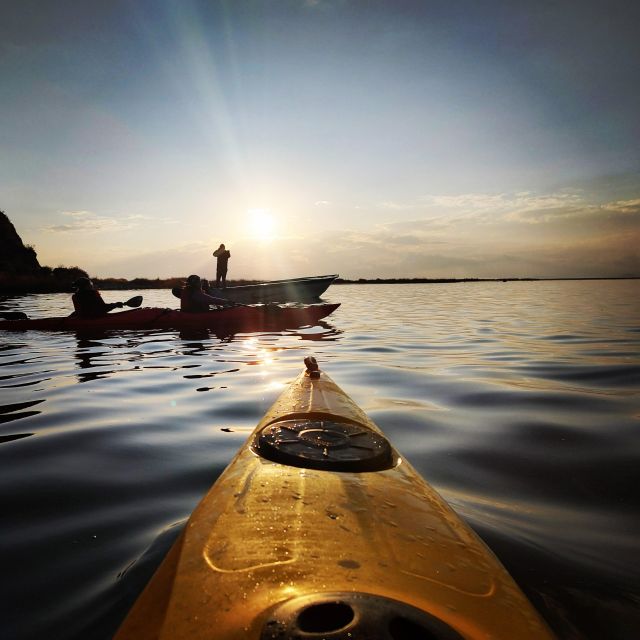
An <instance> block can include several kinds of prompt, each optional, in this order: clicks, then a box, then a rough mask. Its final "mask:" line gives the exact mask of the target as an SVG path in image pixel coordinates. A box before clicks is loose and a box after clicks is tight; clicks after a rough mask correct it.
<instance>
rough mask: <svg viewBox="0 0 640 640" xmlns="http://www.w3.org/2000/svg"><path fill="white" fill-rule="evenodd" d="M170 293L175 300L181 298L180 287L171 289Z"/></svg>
mask: <svg viewBox="0 0 640 640" xmlns="http://www.w3.org/2000/svg"><path fill="white" fill-rule="evenodd" d="M171 293H173V295H174V296H175V297H176V298H182V287H173V289H171Z"/></svg>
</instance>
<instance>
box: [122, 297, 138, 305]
mask: <svg viewBox="0 0 640 640" xmlns="http://www.w3.org/2000/svg"><path fill="white" fill-rule="evenodd" d="M141 304H142V296H133V298H129V300H127V301H126V302H125V303H124V305H125V307H139V306H140V305H141Z"/></svg>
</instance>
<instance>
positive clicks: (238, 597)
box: [115, 371, 553, 640]
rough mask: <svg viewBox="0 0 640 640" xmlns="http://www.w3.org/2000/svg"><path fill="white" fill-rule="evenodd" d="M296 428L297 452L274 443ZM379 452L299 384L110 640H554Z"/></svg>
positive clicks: (455, 523)
mask: <svg viewBox="0 0 640 640" xmlns="http://www.w3.org/2000/svg"><path fill="white" fill-rule="evenodd" d="M316 375H317V376H318V377H313V376H316ZM294 423H295V424H297V425H299V426H300V425H301V426H300V428H299V429H298V432H297V433H298V435H299V436H300V440H296V439H295V438H293V437H291V436H289V435H286V436H283V435H282V434H283V433H284V432H285V431H287V430H288V431H287V433H289V432H291V433H293V432H294V431H295V430H296V429H297V428H298V427H293V426H291V425H292V424H294ZM305 425H306V426H305ZM313 425H316V426H313ZM323 425H324V426H323ZM330 425H333V426H331V427H330ZM336 425H337V426H336ZM331 429H333V431H331ZM277 433H280V436H281V439H280V444H281V445H282V446H283V448H284V449H285V451H284V454H285V457H288V462H287V463H283V462H282V461H281V460H278V456H279V455H280V454H281V453H283V451H282V450H278V447H277V446H272V445H273V444H274V443H273V442H272V441H271V440H270V438H272V436H274V434H276V436H275V437H276V440H277ZM340 433H342V434H343V435H344V434H351V435H350V436H349V437H352V439H351V441H350V442H351V449H349V445H344V443H342V442H340ZM332 434H333V435H332ZM345 438H347V436H345V437H344V438H343V440H344V439H345ZM363 438H364V440H363ZM356 440H357V441H358V443H359V444H355V445H354V442H355V441H356ZM301 441H302V444H301ZM382 441H386V439H385V438H384V435H383V434H382V433H381V432H380V431H379V430H378V428H377V427H376V426H375V424H374V423H373V422H372V421H371V420H370V419H369V418H368V417H367V416H366V415H365V414H364V413H363V412H362V411H361V410H360V409H359V408H358V407H357V406H356V405H355V404H354V403H353V401H352V400H351V399H350V398H349V397H348V396H347V395H346V394H345V393H344V392H343V391H342V390H341V389H340V388H339V387H338V386H337V385H336V384H335V383H334V382H333V381H332V380H331V379H330V378H329V377H328V376H327V375H326V374H324V373H320V374H319V375H318V373H317V372H311V371H306V372H304V373H303V374H302V375H300V376H299V377H298V378H297V379H296V380H295V381H294V382H293V384H292V385H291V386H290V387H289V388H288V389H287V390H286V391H285V392H284V393H283V395H282V396H281V397H280V398H279V399H278V400H277V401H276V403H275V404H274V405H273V406H272V407H271V409H270V410H269V411H268V412H267V414H266V415H265V417H264V418H263V419H262V421H261V422H260V423H259V424H258V426H257V427H256V430H255V431H254V433H253V434H252V436H250V438H249V440H248V441H247V443H246V444H245V446H243V447H242V449H241V450H240V451H239V453H238V454H237V455H236V457H235V458H234V460H233V461H232V462H231V464H230V465H229V466H228V467H227V469H226V470H225V471H224V472H223V474H222V475H221V476H220V478H219V479H218V481H217V482H216V483H215V485H214V486H213V487H212V489H211V490H210V492H209V493H208V495H207V496H206V497H205V498H204V499H203V500H202V502H201V503H200V504H199V506H198V507H197V508H196V510H195V511H194V512H193V514H192V516H191V518H190V519H189V522H188V523H187V525H186V527H185V529H184V531H183V533H182V534H181V536H180V538H179V539H178V541H177V542H176V543H175V545H174V546H173V547H172V549H171V551H170V552H169V554H168V556H167V557H166V559H165V560H164V562H163V563H162V564H161V566H160V568H159V569H158V571H157V572H156V574H155V576H154V577H153V578H152V579H151V581H150V583H149V584H148V586H147V587H146V589H145V590H144V591H143V593H142V595H141V596H140V597H139V599H138V600H137V602H136V604H135V605H134V607H133V608H132V610H131V611H130V613H129V615H128V617H127V618H126V619H125V621H124V623H123V624H122V626H121V628H120V630H119V632H118V633H117V635H116V636H115V639H116V640H133V639H135V640H157V639H169V638H190V639H193V640H213V639H214V638H216V639H219V640H241V639H242V640H264V639H266V638H278V639H281V640H286V639H292V638H299V639H306V638H327V639H336V640H337V639H345V638H353V639H358V638H360V639H362V638H366V639H367V640H375V639H377V638H380V639H391V638H407V637H411V638H413V637H420V638H422V637H425V638H426V637H428V638H438V639H439V640H440V639H441V640H450V639H455V640H460V639H463V638H464V639H467V640H471V639H473V640H475V639H478V640H479V639H480V638H482V639H485V640H486V639H487V638H493V639H494V640H495V639H505V640H507V639H508V640H512V639H513V638H514V637H517V638H519V639H520V640H549V639H550V638H552V637H553V636H552V634H551V632H550V631H549V629H548V628H547V626H546V624H545V622H544V621H543V620H542V618H541V617H540V616H539V614H538V613H537V612H536V611H535V610H534V608H533V607H532V605H531V604H530V603H529V602H528V600H527V599H526V598H525V596H524V595H523V593H522V592H521V591H520V589H519V588H518V587H517V586H516V584H515V583H514V581H513V580H512V578H511V577H510V576H509V574H508V573H507V571H506V570H505V569H504V567H502V565H501V564H500V563H499V561H498V560H497V559H496V557H495V556H494V555H493V554H492V553H491V552H490V551H489V549H488V548H487V547H486V546H485V545H484V543H482V541H481V540H480V539H479V538H478V536H477V535H476V534H475V533H474V532H473V531H472V530H471V529H470V528H469V527H468V526H467V525H466V524H464V523H463V522H462V521H461V520H460V519H459V518H458V517H457V515H456V514H455V513H454V512H453V511H452V510H451V508H450V507H449V506H448V505H447V504H446V503H445V502H444V500H443V499H442V498H441V497H440V496H439V495H438V494H437V493H436V491H435V490H434V489H433V488H431V487H430V486H429V485H428V484H427V483H426V482H425V481H424V480H423V479H422V478H421V477H420V476H419V475H418V474H417V473H416V471H415V470H414V469H413V468H412V467H411V465H410V464H409V463H408V462H407V461H406V460H405V459H403V458H401V456H400V455H399V454H398V453H397V452H396V451H395V450H394V449H393V448H392V447H390V445H388V441H386V442H387V445H388V448H385V446H384V444H383V442H382ZM296 447H298V449H297V448H296ZM299 447H302V448H301V449H300V448H299ZM305 447H306V449H305ZM358 450H359V451H358ZM363 452H364V453H363ZM265 456H266V457H265ZM298 458H302V460H299V459H298ZM363 463H364V466H362V464H363ZM327 464H328V466H325V465H327ZM334 466H335V468H334ZM314 613H316V614H318V615H314ZM394 625H396V626H395V627H394ZM392 628H395V629H399V630H400V631H399V635H394V634H393V633H391V632H389V629H392ZM402 629H405V630H408V631H412V632H413V633H411V634H403V633H402V632H401V631H402ZM416 629H418V630H420V631H421V634H420V635H418V634H416V633H415V631H416Z"/></svg>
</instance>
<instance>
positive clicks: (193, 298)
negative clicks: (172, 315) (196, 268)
mask: <svg viewBox="0 0 640 640" xmlns="http://www.w3.org/2000/svg"><path fill="white" fill-rule="evenodd" d="M228 302H229V301H228V300H225V299H224V298H216V297H214V296H210V295H209V294H208V293H205V292H204V291H203V290H202V281H201V280H200V276H197V275H195V274H194V275H190V276H189V277H188V278H187V284H186V286H185V287H184V288H183V289H182V293H181V294H180V311H186V312H187V313H203V312H205V311H209V306H210V305H212V304H213V305H226V304H228Z"/></svg>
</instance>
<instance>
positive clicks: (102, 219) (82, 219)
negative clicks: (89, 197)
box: [41, 211, 171, 233]
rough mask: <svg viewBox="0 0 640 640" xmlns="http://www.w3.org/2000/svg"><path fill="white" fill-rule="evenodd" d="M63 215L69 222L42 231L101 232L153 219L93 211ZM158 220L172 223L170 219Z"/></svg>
mask: <svg viewBox="0 0 640 640" xmlns="http://www.w3.org/2000/svg"><path fill="white" fill-rule="evenodd" d="M61 215H63V216H65V217H67V218H71V220H70V221H69V222H65V223H62V224H54V225H48V226H46V227H42V228H41V231H44V232H48V233H100V232H102V231H126V230H128V229H133V228H135V227H139V226H140V225H141V224H142V223H143V222H145V221H148V220H151V219H152V218H151V217H149V216H142V215H129V216H126V217H124V218H116V217H107V216H101V215H98V214H97V213H93V212H92V211H62V212H61ZM156 222H163V223H170V222H171V221H170V220H169V219H161V220H156Z"/></svg>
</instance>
